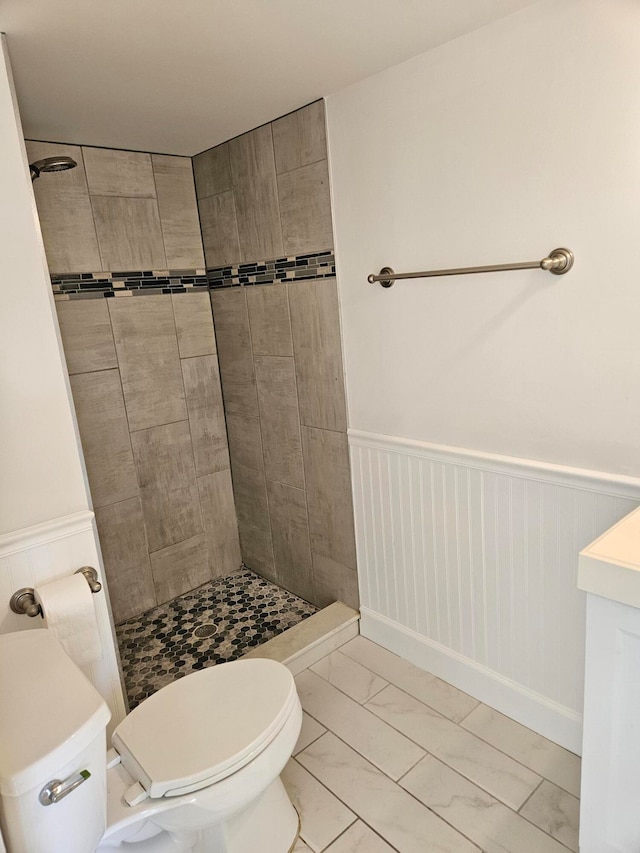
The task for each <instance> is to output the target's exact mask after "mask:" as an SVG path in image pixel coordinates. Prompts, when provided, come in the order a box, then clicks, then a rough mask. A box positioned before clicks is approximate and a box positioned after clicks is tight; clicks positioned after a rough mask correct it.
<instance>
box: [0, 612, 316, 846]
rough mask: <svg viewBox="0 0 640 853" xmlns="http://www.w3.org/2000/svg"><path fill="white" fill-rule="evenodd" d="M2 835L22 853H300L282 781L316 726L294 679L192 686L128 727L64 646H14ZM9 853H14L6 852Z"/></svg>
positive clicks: (6, 704) (178, 685)
mask: <svg viewBox="0 0 640 853" xmlns="http://www.w3.org/2000/svg"><path fill="white" fill-rule="evenodd" d="M0 691H1V698H0V828H1V831H2V838H3V839H4V844H5V846H6V848H7V852H8V853H94V851H99V853H108V851H113V850H121V851H127V853H188V852H189V853H204V852H205V851H206V853H257V851H259V853H289V851H291V850H292V849H293V847H294V845H295V843H296V839H297V836H298V831H299V820H298V815H297V813H296V811H295V809H294V808H293V805H292V804H291V801H290V800H289V797H288V796H287V793H286V791H285V789H284V786H283V785H282V782H281V780H280V773H281V771H282V769H283V767H284V766H285V764H286V763H287V761H288V760H289V758H290V757H291V754H292V752H293V749H294V746H295V743H296V740H297V738H298V735H299V733H300V726H301V723H302V709H301V707H300V700H299V699H298V695H297V693H296V688H295V682H294V680H293V677H292V675H291V673H290V672H289V670H288V669H287V668H286V667H285V666H283V665H282V664H280V663H277V662H275V661H271V660H261V659H252V660H240V661H234V662H233V663H225V664H219V665H217V666H212V667H209V668H208V669H203V670H200V671H199V672H195V673H192V674H191V675H187V676H185V677H184V678H181V679H179V680H178V681H175V682H173V683H172V684H169V685H167V686H166V687H164V688H162V690H160V691H158V692H157V693H155V694H154V695H152V696H150V697H149V698H148V699H146V700H145V701H144V702H142V703H141V704H140V705H138V707H136V708H134V710H133V711H132V712H131V713H130V714H129V715H128V716H127V717H126V718H125V719H124V720H123V721H122V722H121V723H120V725H119V726H117V728H116V729H115V731H114V733H113V736H112V748H111V749H109V751H108V752H107V746H106V726H107V723H108V721H109V719H110V712H109V709H108V707H107V705H106V703H105V701H104V700H103V699H102V697H101V696H100V694H99V693H98V692H97V690H96V689H95V688H94V687H93V685H92V684H91V683H90V682H89V680H88V679H87V678H86V677H85V675H84V674H83V673H82V672H81V671H80V669H79V668H78V667H77V666H76V665H75V664H74V663H73V662H72V661H71V659H70V658H69V657H68V656H67V655H66V653H65V652H64V651H63V649H62V647H61V646H60V644H59V643H58V642H57V640H56V639H55V637H54V635H53V634H52V633H51V632H50V631H47V630H41V629H35V630H26V631H20V632H17V633H13V634H4V635H0ZM0 849H2V844H1V843H0Z"/></svg>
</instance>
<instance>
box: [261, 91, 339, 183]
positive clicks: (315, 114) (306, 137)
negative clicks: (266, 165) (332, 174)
mask: <svg viewBox="0 0 640 853" xmlns="http://www.w3.org/2000/svg"><path fill="white" fill-rule="evenodd" d="M272 128H273V148H274V152H275V160H276V170H277V172H278V174H281V173H282V172H290V171H291V170H292V169H299V168H300V166H308V165H309V164H310V163H316V162H317V161H318V160H325V159H326V157H327V139H326V133H325V119H324V101H321V100H320V101H314V102H313V103H312V104H309V105H308V106H306V107H303V108H302V109H300V110H296V111H295V112H292V113H289V114H288V115H286V116H283V117H282V118H279V119H278V120H277V121H274V122H272Z"/></svg>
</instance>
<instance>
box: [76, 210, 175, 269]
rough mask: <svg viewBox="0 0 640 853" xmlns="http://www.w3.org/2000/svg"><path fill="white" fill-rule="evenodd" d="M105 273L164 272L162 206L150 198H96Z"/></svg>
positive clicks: (96, 212)
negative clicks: (160, 211) (115, 271)
mask: <svg viewBox="0 0 640 853" xmlns="http://www.w3.org/2000/svg"><path fill="white" fill-rule="evenodd" d="M91 206H92V208H93V215H94V219H95V223H96V232H97V234H98V244H99V246H100V256H101V258H102V269H104V270H146V269H164V268H166V266H167V257H166V255H165V251H164V243H163V241H162V229H161V227H160V216H159V213H158V204H157V202H156V200H155V199H150V198H121V197H118V196H96V195H94V196H92V197H91Z"/></svg>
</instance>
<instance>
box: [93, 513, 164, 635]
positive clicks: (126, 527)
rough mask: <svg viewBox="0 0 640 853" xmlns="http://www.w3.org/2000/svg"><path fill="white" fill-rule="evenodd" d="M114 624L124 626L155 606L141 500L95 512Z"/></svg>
mask: <svg viewBox="0 0 640 853" xmlns="http://www.w3.org/2000/svg"><path fill="white" fill-rule="evenodd" d="M96 525H97V527H98V536H99V538H100V549H101V551H102V557H103V560H104V568H105V571H106V573H107V581H108V584H109V600H110V601H111V608H112V610H113V620H114V622H116V623H119V622H124V621H125V619H130V618H131V617H132V616H137V615H138V614H139V613H144V611H145V610H149V609H150V608H151V607H155V605H156V604H157V601H156V594H155V587H154V585H153V575H152V574H151V564H150V562H149V553H148V547H147V537H146V535H145V530H144V520H143V518H142V505H141V503H140V498H130V499H129V500H126V501H121V502H120V503H117V504H111V506H105V507H98V508H97V509H96Z"/></svg>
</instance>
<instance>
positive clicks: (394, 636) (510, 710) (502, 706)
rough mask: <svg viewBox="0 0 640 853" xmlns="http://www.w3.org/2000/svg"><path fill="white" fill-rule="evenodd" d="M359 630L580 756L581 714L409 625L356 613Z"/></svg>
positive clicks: (381, 617) (363, 634) (366, 612)
mask: <svg viewBox="0 0 640 853" xmlns="http://www.w3.org/2000/svg"><path fill="white" fill-rule="evenodd" d="M360 633H361V634H362V636H364V637H367V638H368V639H370V640H372V641H373V642H375V643H378V645H380V646H383V647H384V648H385V649H388V650H389V651H391V652H394V653H395V654H397V655H399V656H400V657H402V658H404V659H405V660H408V661H410V662H411V663H413V664H415V665H416V666H419V667H420V668H421V669H425V670H427V671H428V672H431V673H432V674H433V675H436V676H437V677H438V678H442V679H443V680H444V681H448V682H449V683H450V684H453V685H454V686H455V687H457V688H458V689H459V690H463V691H464V692H465V693H468V694H469V695H470V696H473V697H474V698H476V699H479V700H480V701H481V702H484V703H485V704H486V705H490V706H491V707H492V708H495V709H496V710H497V711H500V712H501V713H502V714H505V715H506V716H507V717H511V718H512V719H513V720H516V721H517V722H519V723H521V724H522V725H524V726H527V727H528V728H530V729H533V730H534V731H536V732H538V733H539V734H541V735H543V736H544V737H546V738H548V739H549V740H552V741H554V743H557V744H559V745H560V746H563V747H565V749H568V750H570V751H571V752H575V753H577V754H578V755H580V753H581V750H582V716H581V715H580V714H577V713H576V712H575V711H573V710H572V709H570V708H566V707H565V706H563V705H559V704H557V703H555V702H552V701H550V700H549V699H547V698H546V697H544V696H542V695H540V694H539V693H535V692H534V691H532V690H528V689H527V688H526V687H523V686H522V685H520V684H517V683H516V682H514V681H511V680H510V679H508V678H505V677H504V676H503V675H500V674H499V673H497V672H494V671H492V670H490V669H488V668H486V667H484V666H481V665H480V664H478V663H475V662H474V661H472V660H470V659H469V658H466V657H464V656H463V655H460V654H458V653H457V652H455V651H452V650H451V649H448V648H446V647H445V646H442V645H440V644H439V643H436V642H434V641H433V640H429V639H427V638H426V637H423V636H422V635H420V634H417V633H416V632H415V631H412V630H411V629H410V628H405V627H404V626H402V625H400V624H399V623H397V622H394V621H392V620H391V619H388V618H387V617H385V616H381V615H380V614H378V613H374V612H373V611H371V610H369V609H368V608H366V607H362V608H361V611H360Z"/></svg>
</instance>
